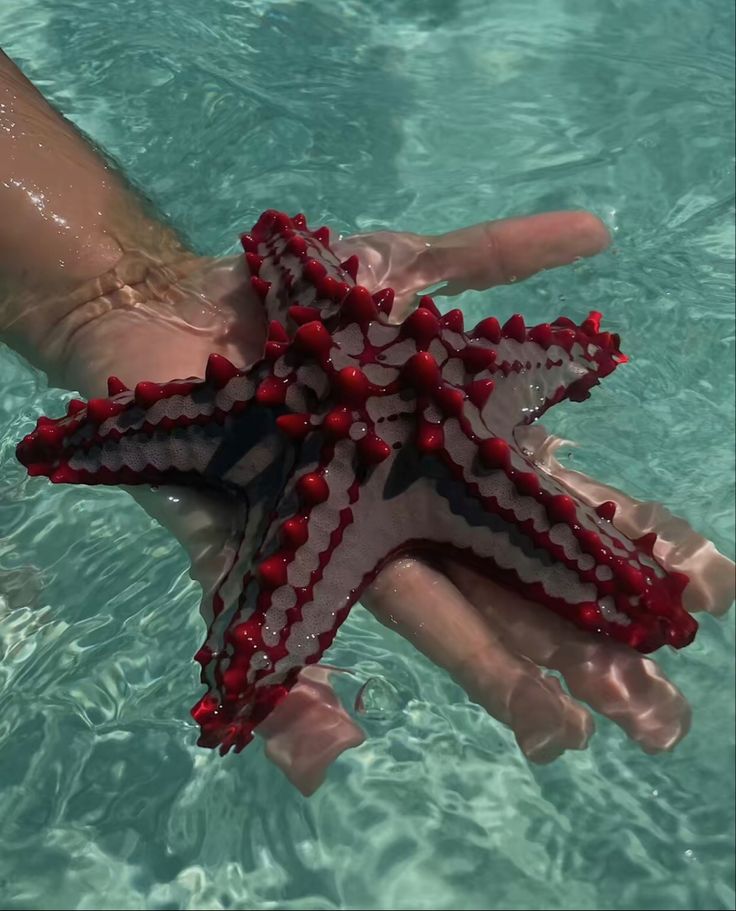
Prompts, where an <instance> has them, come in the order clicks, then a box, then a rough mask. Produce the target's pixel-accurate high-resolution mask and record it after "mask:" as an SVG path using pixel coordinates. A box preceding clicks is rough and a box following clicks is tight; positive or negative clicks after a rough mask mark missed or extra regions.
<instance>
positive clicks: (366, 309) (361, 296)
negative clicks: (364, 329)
mask: <svg viewBox="0 0 736 911" xmlns="http://www.w3.org/2000/svg"><path fill="white" fill-rule="evenodd" d="M340 313H341V314H342V315H343V317H344V319H345V321H346V322H356V323H358V325H360V326H366V325H367V324H368V323H370V322H371V321H372V320H374V319H375V318H376V317H377V316H378V307H376V305H375V303H374V301H373V296H372V295H371V292H370V291H369V290H368V289H367V288H364V287H363V286H362V285H355V287H353V288H351V289H350V291H348V293H347V296H346V297H345V300H344V301H343V302H342V306H341V308H340Z"/></svg>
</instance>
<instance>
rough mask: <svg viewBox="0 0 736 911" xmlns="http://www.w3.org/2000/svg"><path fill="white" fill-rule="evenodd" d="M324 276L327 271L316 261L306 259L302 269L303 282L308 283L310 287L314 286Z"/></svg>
mask: <svg viewBox="0 0 736 911" xmlns="http://www.w3.org/2000/svg"><path fill="white" fill-rule="evenodd" d="M326 274H327V269H325V267H324V266H323V265H322V263H321V262H320V261H319V260H318V259H308V260H307V261H306V262H305V263H304V266H303V268H302V275H303V277H304V280H305V281H308V282H309V283H310V284H311V285H316V284H317V282H318V281H319V280H320V279H321V278H324V276H325V275H326Z"/></svg>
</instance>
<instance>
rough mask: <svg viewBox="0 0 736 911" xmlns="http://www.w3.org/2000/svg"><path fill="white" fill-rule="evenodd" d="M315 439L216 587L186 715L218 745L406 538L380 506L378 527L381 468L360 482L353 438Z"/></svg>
mask: <svg viewBox="0 0 736 911" xmlns="http://www.w3.org/2000/svg"><path fill="white" fill-rule="evenodd" d="M313 436H314V437H315V438H317V437H321V434H314V435H313ZM317 442H319V444H320V445H319V447H318V449H315V448H312V449H311V450H310V447H309V446H308V445H307V446H306V447H305V448H306V452H305V454H304V456H305V457H304V458H303V459H302V460H301V462H300V464H299V467H298V469H297V470H295V471H294V473H293V474H292V476H291V477H290V479H289V481H288V482H287V483H286V484H285V485H284V488H283V492H282V495H281V497H280V499H279V501H278V503H277V504H276V505H275V508H274V509H273V510H272V511H271V514H270V515H271V519H270V521H269V522H268V523H267V526H266V528H265V531H264V533H263V536H262V544H261V545H260V547H259V548H258V549H257V552H256V554H255V560H254V564H253V565H252V566H251V567H247V568H246V563H245V560H243V561H242V562H241V563H240V565H235V566H234V568H233V571H232V572H231V573H230V574H229V575H228V576H227V577H226V578H224V579H223V581H222V584H221V585H220V586H218V589H217V591H216V592H215V599H214V602H215V603H214V606H213V611H212V613H213V620H212V623H211V625H210V629H209V635H208V638H207V641H206V643H205V645H204V647H203V648H202V649H201V650H200V652H199V653H198V656H197V659H198V660H199V661H200V663H201V664H202V680H203V682H204V683H206V684H207V686H208V692H207V694H206V695H205V696H204V697H203V698H202V699H201V700H200V701H199V703H198V704H197V705H196V706H195V708H194V709H193V715H194V717H195V719H196V720H197V722H198V723H199V724H200V726H201V728H202V737H201V739H200V743H201V744H202V745H205V746H220V749H221V751H222V752H226V751H227V750H228V749H229V748H230V747H232V746H235V748H236V749H241V748H242V747H243V746H245V745H246V744H247V743H248V742H249V740H250V739H251V736H252V731H253V729H254V727H255V726H256V725H257V724H259V723H260V722H261V721H262V720H263V719H264V718H265V717H267V715H268V714H269V713H270V712H271V710H272V709H273V708H274V707H275V706H276V704H277V703H278V702H279V701H280V699H281V698H283V696H284V695H285V693H286V692H287V691H288V689H289V688H290V687H291V686H292V685H293V683H294V682H295V680H296V678H297V675H298V672H299V670H300V669H301V668H302V667H304V666H305V665H307V664H312V663H314V662H317V661H319V659H320V657H321V656H322V654H323V653H324V651H325V650H326V649H327V648H328V647H329V645H330V643H331V642H332V640H333V638H334V636H335V633H336V632H337V629H338V627H339V626H340V624H341V623H342V622H343V621H344V619H345V618H346V617H347V614H348V612H349V610H350V607H351V606H352V605H353V604H354V603H355V601H356V600H357V599H358V598H359V596H360V593H361V592H362V591H363V590H364V588H365V587H366V586H367V585H368V584H369V583H370V581H371V579H372V578H373V577H374V576H375V575H376V573H377V572H378V571H379V569H380V567H381V566H382V565H383V563H384V562H385V561H386V560H387V559H388V557H389V556H390V555H391V553H392V552H393V551H395V550H396V549H397V548H401V547H402V546H403V544H404V541H405V536H406V535H405V531H404V529H403V527H402V522H401V520H400V519H399V520H398V522H397V521H394V520H393V518H392V517H391V516H390V515H389V514H388V513H386V512H385V510H384V514H385V522H386V527H385V528H384V527H383V524H382V523H381V524H379V526H378V529H377V527H376V518H377V511H379V510H380V507H381V502H380V490H381V484H380V477H381V472H382V470H383V471H385V470H387V469H385V468H383V466H377V467H374V468H370V469H369V471H370V472H371V473H372V476H371V477H370V479H369V480H368V481H366V482H365V483H363V484H361V483H359V482H358V481H357V480H356V471H358V472H359V471H360V466H361V457H360V453H359V450H358V447H357V445H356V443H355V442H354V441H352V440H350V439H343V440H340V441H338V442H336V443H330V442H329V441H324V440H317ZM310 452H311V454H310ZM364 467H365V466H364ZM424 502H426V500H425V501H424ZM377 530H380V534H376V531H377ZM243 569H246V571H245V572H243V571H242V570H243Z"/></svg>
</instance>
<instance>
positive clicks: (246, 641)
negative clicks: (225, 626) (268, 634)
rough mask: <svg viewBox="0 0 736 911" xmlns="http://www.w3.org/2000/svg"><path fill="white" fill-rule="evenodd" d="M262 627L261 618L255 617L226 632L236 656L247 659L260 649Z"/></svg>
mask: <svg viewBox="0 0 736 911" xmlns="http://www.w3.org/2000/svg"><path fill="white" fill-rule="evenodd" d="M262 625H263V623H262V619H261V617H259V616H258V615H255V616H252V617H250V618H249V619H248V620H245V621H244V622H243V623H238V625H237V626H234V627H231V628H230V629H229V630H228V632H227V634H226V635H227V638H228V640H229V641H230V643H231V644H232V646H233V647H234V649H235V652H236V654H242V655H244V656H246V657H247V656H250V655H252V654H253V652H255V651H257V650H258V649H259V648H261V646H262V645H263V636H262V633H261V627H262Z"/></svg>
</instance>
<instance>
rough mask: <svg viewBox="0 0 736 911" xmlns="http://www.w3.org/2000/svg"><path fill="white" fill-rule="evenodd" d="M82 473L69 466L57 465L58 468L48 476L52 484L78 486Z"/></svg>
mask: <svg viewBox="0 0 736 911" xmlns="http://www.w3.org/2000/svg"><path fill="white" fill-rule="evenodd" d="M81 477H82V473H81V472H79V471H77V470H76V469H74V468H70V467H69V465H59V467H58V468H57V469H56V470H55V471H54V472H53V473H52V474H51V475H49V480H50V481H51V483H52V484H78V483H79V481H80V479H81Z"/></svg>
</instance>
